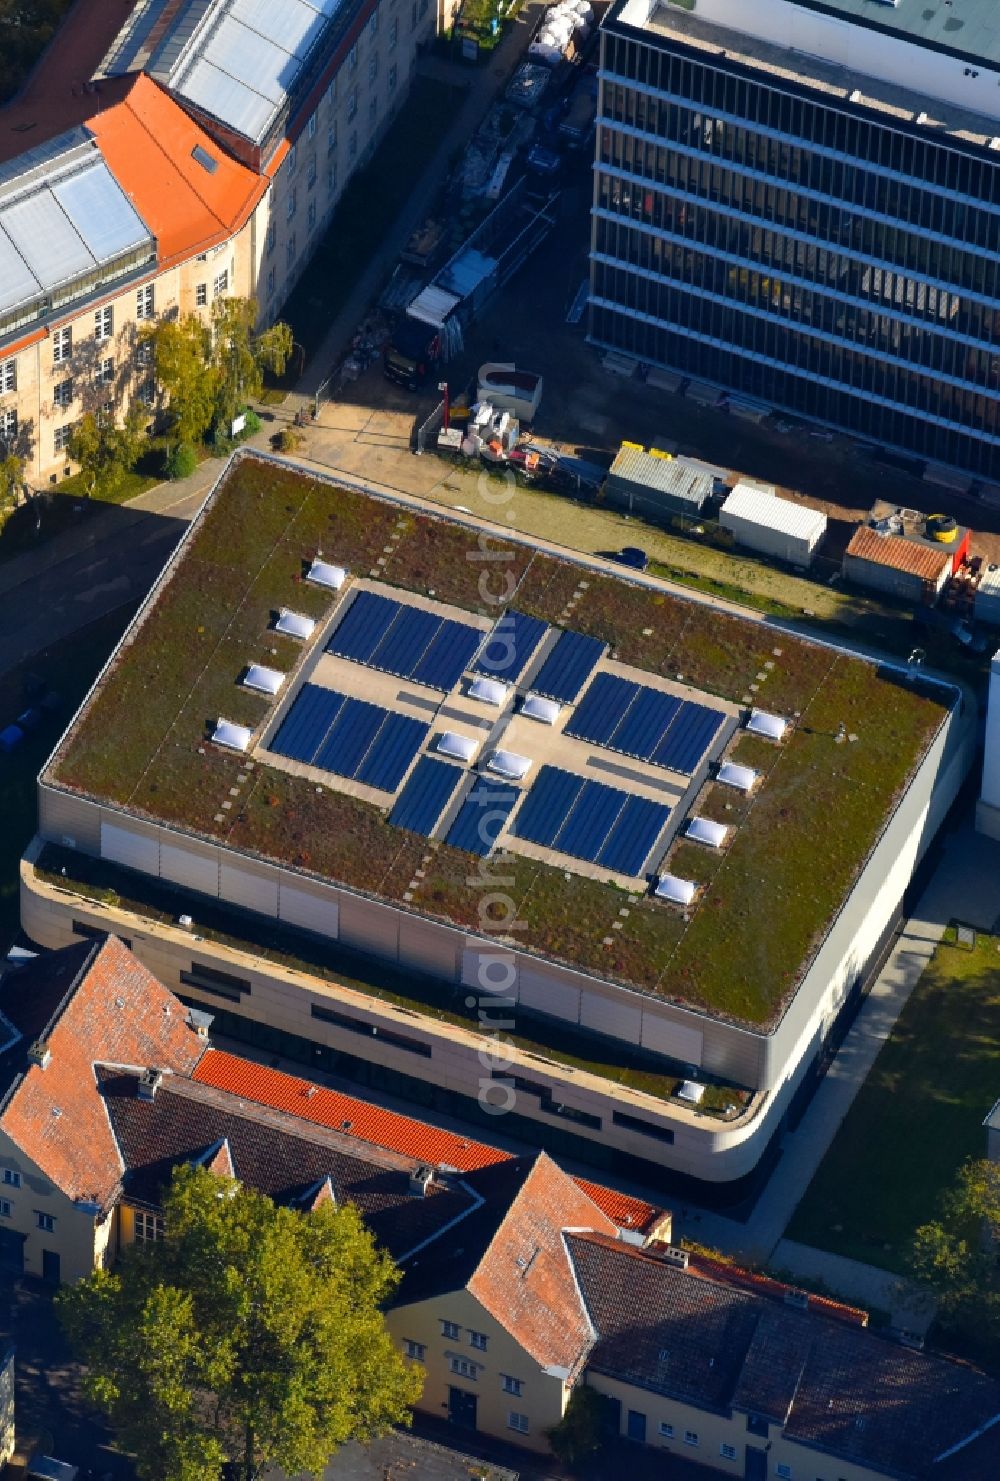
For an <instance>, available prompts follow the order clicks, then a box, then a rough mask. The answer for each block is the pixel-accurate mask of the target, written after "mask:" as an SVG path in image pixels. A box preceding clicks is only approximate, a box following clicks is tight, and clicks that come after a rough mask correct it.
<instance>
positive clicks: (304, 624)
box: [274, 607, 316, 638]
mask: <svg viewBox="0 0 1000 1481" xmlns="http://www.w3.org/2000/svg"><path fill="white" fill-rule="evenodd" d="M274 630H275V632H279V633H284V634H285V635H286V636H287V637H289V638H311V637H312V635H313V633H314V632H315V631H316V624H315V622H314V621H313V619H312V618H311V617H304V616H303V614H302V613H301V612H289V610H288V608H287V607H282V609H281V611H280V612H279V613H278V620H277V622H276V623H275V624H274Z"/></svg>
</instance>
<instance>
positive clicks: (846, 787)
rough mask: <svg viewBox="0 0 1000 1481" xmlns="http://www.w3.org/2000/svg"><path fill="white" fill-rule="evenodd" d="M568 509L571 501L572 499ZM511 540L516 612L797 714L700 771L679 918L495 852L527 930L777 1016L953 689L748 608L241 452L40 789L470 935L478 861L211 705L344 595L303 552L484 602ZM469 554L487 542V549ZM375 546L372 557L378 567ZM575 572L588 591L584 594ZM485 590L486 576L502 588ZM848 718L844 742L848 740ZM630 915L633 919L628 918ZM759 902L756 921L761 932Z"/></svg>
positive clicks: (248, 705) (261, 709)
mask: <svg viewBox="0 0 1000 1481" xmlns="http://www.w3.org/2000/svg"><path fill="white" fill-rule="evenodd" d="M567 515H568V519H569V520H570V522H571V519H572V507H571V506H569V505H568V506H567ZM470 541H471V542H472V544H473V546H475V545H476V544H477V543H479V544H480V545H482V546H484V548H485V553H486V554H489V553H491V552H492V553H494V554H499V553H501V552H502V555H503V570H504V571H507V570H509V571H510V572H511V573H512V580H511V582H510V588H511V600H512V601H513V603H514V604H516V606H517V608H518V609H519V610H521V611H524V612H527V613H530V614H533V615H536V616H538V617H540V618H542V619H544V620H546V621H547V622H549V623H552V624H554V625H556V626H564V627H565V626H571V627H572V628H573V629H574V630H576V631H579V632H584V633H588V634H591V635H593V636H595V637H598V638H601V639H603V640H604V641H606V642H607V643H608V644H609V645H610V646H611V648H612V649H613V651H614V653H615V656H616V657H617V658H618V659H619V660H620V661H621V662H623V663H626V664H630V665H633V666H635V667H637V668H641V669H646V670H649V671H650V672H652V673H656V674H662V675H669V676H671V677H673V678H676V677H679V676H683V680H684V682H685V684H687V685H690V686H691V687H693V688H695V689H701V690H703V691H705V692H706V693H708V694H714V695H718V696H721V697H723V698H725V699H727V700H730V701H735V702H737V703H744V702H746V701H747V700H748V698H749V697H750V696H752V697H753V701H754V702H755V703H760V704H761V705H763V706H764V707H766V708H767V709H768V710H773V711H775V712H777V713H779V714H782V715H786V716H797V717H798V718H797V719H796V723H795V725H794V727H793V728H792V729H791V731H790V733H789V734H788V736H787V738H786V739H785V740H784V741H783V742H782V744H781V745H780V746H774V745H772V744H771V743H770V742H767V741H764V740H761V739H759V738H757V737H755V736H751V735H748V734H746V733H745V732H738V733H737V736H736V737H735V739H734V740H733V741H732V742H731V743H730V746H729V750H728V753H727V754H728V755H730V756H731V757H732V759H735V760H737V761H740V762H746V763H748V764H750V765H752V766H754V767H756V768H757V769H758V770H760V771H761V772H763V773H764V780H763V783H762V785H761V786H760V787H758V788H757V789H756V791H755V792H754V794H753V795H752V797H751V798H750V799H749V800H747V799H744V798H743V797H742V796H741V795H740V794H738V793H735V792H734V791H733V790H732V789H731V788H725V787H720V786H718V785H716V784H714V783H713V782H711V781H708V782H706V783H705V784H704V786H703V787H702V788H701V791H700V793H699V795H698V797H697V798H696V799H695V801H694V805H693V807H692V809H691V811H692V812H696V813H699V814H702V815H704V816H708V817H715V818H718V819H720V820H724V821H725V822H727V823H729V824H732V825H734V826H733V831H732V833H731V835H730V837H731V843H730V845H729V846H728V847H727V848H726V849H725V850H723V851H722V852H721V854H715V853H714V852H713V851H712V850H709V849H702V848H699V847H698V846H697V845H694V844H690V843H685V842H684V841H680V842H677V843H675V844H674V845H673V846H672V849H671V851H670V852H668V855H667V858H666V861H665V863H664V865H663V866H662V867H664V868H667V869H670V870H672V871H673V872H676V873H680V874H682V875H685V876H686V877H689V878H694V879H696V880H698V881H699V882H701V883H703V884H704V885H705V888H704V890H703V891H702V892H701V894H700V896H699V898H698V902H697V904H696V905H695V906H694V907H693V909H692V910H691V911H690V912H689V917H688V918H687V919H685V918H684V917H683V916H682V915H681V914H680V913H678V912H677V911H675V910H673V909H672V908H670V907H668V906H665V905H664V904H662V903H659V902H656V901H654V900H653V899H652V898H650V897H649V896H648V895H644V896H636V895H632V896H629V897H628V898H626V896H625V895H624V893H623V891H622V888H621V887H620V886H619V885H616V884H612V883H605V882H603V881H600V880H595V879H592V878H588V877H585V876H584V875H582V874H575V873H572V872H567V871H565V870H563V869H561V868H556V867H553V866H551V865H548V864H544V863H540V862H538V861H536V860H534V859H529V858H526V857H523V856H520V855H507V856H506V857H505V860H504V867H503V873H504V881H505V882H504V890H505V892H506V893H508V894H509V895H511V896H512V897H513V898H514V900H515V902H516V904H517V907H518V915H519V917H520V920H521V922H523V929H522V930H519V931H518V932H517V944H518V945H519V946H520V947H522V948H524V949H530V950H533V951H536V952H538V953H539V954H542V955H544V956H547V957H550V958H553V959H556V960H559V961H563V962H565V963H567V964H569V965H570V966H572V967H575V968H578V969H582V970H584V971H587V972H591V973H594V974H596V975H598V976H601V977H604V978H606V979H608V980H611V981H618V982H622V983H625V984H627V985H629V986H632V987H635V988H638V989H640V990H641V991H644V992H648V993H653V994H658V995H662V996H664V997H666V998H669V999H671V1000H673V1001H677V1002H683V1003H687V1004H690V1005H691V1006H693V1007H695V1008H698V1009H703V1010H706V1011H708V1012H710V1013H712V1014H713V1015H717V1016H719V1017H723V1018H727V1019H730V1020H732V1021H735V1022H739V1023H744V1024H749V1025H753V1026H755V1027H766V1026H770V1025H771V1024H773V1023H774V1022H775V1021H776V1019H777V1018H778V1017H779V1016H780V1013H781V1011H782V1007H783V1005H784V1004H785V1003H787V1001H788V1000H789V999H790V997H791V996H792V994H793V993H794V991H795V988H796V987H797V985H798V983H799V982H800V981H801V978H802V976H803V974H804V972H805V970H806V968H807V966H808V963H809V961H810V960H811V958H812V956H813V955H814V953H815V951H816V949H817V948H818V945H819V944H820V942H821V941H822V939H823V937H824V935H825V933H826V931H827V929H828V928H829V926H830V924H831V922H832V920H833V918H834V916H835V915H836V914H837V912H838V911H839V910H840V908H841V906H842V905H843V903H844V900H845V899H846V897H847V895H848V893H849V892H850V889H851V887H852V885H853V883H854V881H855V879H856V877H857V875H858V873H859V871H860V868H861V867H862V865H863V863H864V861H865V859H866V857H867V855H868V853H869V852H870V850H871V848H872V847H873V846H874V844H875V842H876V841H877V839H878V837H879V835H880V833H881V831H882V828H883V827H884V825H885V823H886V822H887V820H888V818H889V816H890V815H891V812H892V810H893V808H894V807H895V804H896V802H897V801H898V799H899V798H900V796H901V795H902V793H903V791H904V790H905V787H906V785H907V783H908V781H909V779H910V778H911V776H912V775H913V772H914V770H915V768H916V767H917V765H918V764H919V762H920V760H921V758H922V757H923V755H924V754H925V752H926V749H927V746H928V744H929V742H930V740H931V739H932V737H933V736H934V734H935V733H936V732H937V730H938V728H939V727H940V725H941V723H942V721H943V720H944V718H945V716H946V713H947V694H946V691H944V690H942V689H939V688H936V687H935V686H930V685H927V686H922V687H921V688H919V689H917V688H915V687H914V686H913V685H912V684H909V683H905V684H904V683H901V682H900V675H899V672H898V670H888V669H882V668H880V667H879V666H877V665H876V664H874V663H872V662H869V661H868V660H865V659H861V658H857V657H853V656H851V655H848V654H845V653H841V652H839V651H836V650H834V649H831V648H827V647H822V646H819V645H817V644H814V643H810V642H808V641H806V640H803V639H800V638H797V637H793V636H790V635H789V634H788V633H786V632H784V631H781V630H780V629H777V628H774V627H771V626H769V625H767V624H765V623H763V622H758V621H753V620H751V619H750V618H749V617H748V618H743V617H739V616H735V615H732V614H731V613H727V612H723V611H720V610H719V609H717V608H715V607H713V606H711V605H708V604H706V603H702V602H698V601H695V600H694V599H687V598H685V597H682V596H679V595H675V594H674V593H672V592H668V591H665V590H658V589H657V588H655V587H653V586H650V585H649V584H646V583H641V582H636V581H631V580H629V579H627V578H626V577H624V576H622V577H618V576H613V575H604V574H601V573H600V572H599V571H596V570H594V569H593V568H592V567H587V568H584V567H583V566H581V565H580V564H577V563H574V562H573V561H572V560H570V559H560V558H558V557H556V556H554V555H550V554H547V553H544V552H542V551H540V550H538V549H537V548H536V547H534V546H532V545H531V544H530V543H528V542H526V541H515V540H504V541H502V542H498V541H492V542H491V541H485V542H481V541H480V542H477V535H476V534H475V533H470V528H469V526H468V525H467V524H466V525H463V524H460V523H458V522H456V521H454V520H449V519H447V518H444V517H441V516H438V515H432V514H423V513H419V512H417V511H416V510H414V509H412V508H411V507H409V506H405V505H402V504H399V503H393V502H390V501H388V500H385V499H381V498H378V497H376V496H374V495H370V494H366V493H362V492H359V491H356V490H349V489H345V488H341V487H337V486H335V485H333V484H331V483H323V482H320V481H318V480H316V479H314V478H312V477H311V476H308V475H306V474H305V473H303V472H301V471H299V470H296V469H294V468H293V467H291V466H289V465H288V464H278V463H272V462H267V461H264V460H258V459H255V458H250V457H244V458H240V459H238V460H237V461H236V462H235V463H234V465H233V466H232V469H231V471H230V472H229V473H228V475H227V476H226V477H225V479H224V480H223V482H222V484H221V485H220V487H219V488H218V489H217V491H216V493H215V494H214V496H213V498H212V500H211V501H210V503H209V506H208V508H207V509H206V511H205V513H204V514H203V515H202V517H201V518H200V519H199V520H198V522H197V523H196V525H195V526H194V527H193V529H192V531H191V533H190V535H189V537H188V539H187V541H186V542H185V543H184V545H183V546H182V547H181V550H180V552H179V555H178V557H177V558H176V559H175V562H174V563H173V565H172V567H171V568H170V569H169V570H168V573H167V576H166V578H165V579H164V580H163V581H162V582H161V584H160V586H159V587H158V588H157V589H156V590H155V592H154V594H153V597H152V599H151V601H150V602H149V604H148V605H147V607H146V608H145V609H144V611H143V612H142V614H141V615H140V618H139V619H138V620H137V622H136V624H135V625H134V626H133V628H132V629H131V630H130V633H129V634H128V635H127V637H126V640H125V643H124V644H123V646H122V647H121V649H120V650H119V651H118V653H117V654H116V655H115V657H114V658H113V659H112V661H111V663H110V664H109V665H108V667H107V669H106V670H105V672H104V674H103V675H102V677H101V679H100V680H99V682H98V684H97V686H96V688H95V690H94V692H93V694H92V695H91V697H90V699H89V700H88V702H87V704H86V705H85V707H84V709H83V710H82V711H81V714H80V715H79V716H78V718H77V720H76V721H75V722H74V724H73V725H72V726H71V727H70V729H69V731H68V733H67V735H66V737H65V738H64V740H63V742H62V743H61V745H60V746H59V748H58V749H57V751H56V753H55V755H54V756H53V758H52V760H51V761H50V763H49V765H48V767H47V769H46V771H45V773H43V781H44V782H48V783H52V784H55V785H57V786H61V787H64V788H68V789H71V790H74V791H77V792H79V793H81V794H83V795H85V796H89V797H93V798H96V799H99V800H104V801H107V802H110V803H114V804H117V805H120V806H122V807H124V808H126V809H128V810H129V811H132V812H134V813H136V814H138V815H140V816H147V817H150V818H153V819H157V820H161V821H163V822H166V823H169V824H172V825H176V826H178V827H181V828H183V829H187V830H189V831H191V832H193V833H195V834H198V835H200V836H203V837H206V838H211V839H214V840H217V841H219V842H221V843H224V844H228V845H229V846H231V847H232V848H234V849H240V850H244V851H246V852H248V853H252V854H256V855H259V856H262V857H264V858H268V859H273V860H275V861H277V862H280V863H283V864H286V865H290V866H292V867H294V868H296V869H299V870H303V871H306V872H309V873H312V874H314V875H316V876H317V877H320V878H325V879H331V880H335V881H338V882H340V883H342V884H344V885H347V886H349V887H351V888H354V889H357V890H360V891H363V892H367V893H369V894H371V895H373V896H375V897H378V898H381V899H385V900H388V901H391V902H393V903H395V904H398V905H401V906H402V907H403V908H405V909H408V910H411V911H415V912H420V913H423V914H426V915H428V916H432V917H436V918H439V919H442V920H446V921H449V922H452V923H455V924H457V925H458V926H460V927H463V928H467V929H473V930H474V929H476V928H477V927H481V921H480V918H479V907H480V897H481V895H482V891H481V890H477V889H476V888H475V887H474V886H473V885H470V882H469V875H470V868H469V855H468V854H465V853H463V852H461V851H460V850H457V849H454V848H450V847H448V846H447V845H445V844H442V843H430V842H429V841H428V840H427V839H426V838H419V837H416V836H414V835H413V834H411V833H408V832H405V831H403V830H401V829H399V828H395V827H392V826H391V825H390V824H389V823H388V821H387V817H386V813H385V812H384V811H383V810H381V809H379V808H378V807H376V806H374V805H372V804H371V803H368V802H365V801H362V800H360V799H359V798H356V797H351V796H348V795H346V794H345V793H343V792H339V791H336V790H333V789H332V788H325V789H324V791H323V795H322V798H318V797H317V795H316V787H315V784H314V782H312V781H310V780H309V779H307V778H306V777H303V776H299V775H293V774H291V773H290V772H288V771H286V770H281V769H278V768H277V767H276V766H272V765H269V764H267V763H266V762H265V761H262V760H261V759H259V758H258V759H257V761H256V764H255V766H254V768H253V771H252V773H251V774H250V777H249V780H247V781H246V782H245V783H239V786H238V792H237V800H236V801H233V802H232V804H231V807H229V808H226V809H225V810H224V817H223V820H222V821H217V819H218V818H219V817H220V816H221V815H222V814H221V803H222V801H223V800H226V801H230V800H231V792H230V789H231V788H232V787H234V786H237V783H238V777H239V775H240V774H242V775H243V776H244V777H246V776H247V773H246V772H245V770H244V760H245V758H243V757H240V756H238V755H234V754H232V753H227V752H224V751H223V750H221V749H219V748H216V747H213V746H211V745H209V744H208V743H207V739H206V737H207V735H208V733H209V731H208V727H209V725H210V723H211V724H214V718H215V717H216V716H218V715H220V714H221V715H225V716H226V718H227V719H229V720H233V721H235V722H237V723H239V724H244V725H247V726H249V727H251V728H254V727H257V726H259V725H261V724H262V723H263V722H264V720H265V719H266V718H267V716H268V715H269V714H270V713H271V705H272V703H273V702H272V701H270V700H268V699H267V698H266V697H264V696H260V695H256V694H254V693H252V692H250V691H248V690H245V689H243V688H241V687H239V685H238V684H237V682H236V681H237V676H238V675H239V674H240V673H241V672H242V671H243V670H244V668H245V665H246V664H247V662H248V661H251V660H259V661H262V662H266V663H268V664H269V665H271V666H274V667H278V668H284V669H289V670H290V669H291V668H292V667H293V665H294V664H295V662H296V661H297V659H298V658H299V656H300V654H301V648H300V647H299V645H298V644H296V643H295V642H294V641H293V640H291V639H288V638H283V637H282V636H281V635H279V634H276V633H275V632H274V631H273V628H272V627H271V623H272V619H273V615H274V613H275V612H276V610H277V609H278V608H280V607H284V606H288V607H291V608H293V609H295V610H298V611H302V612H305V613H308V614H310V615H312V616H314V617H317V618H319V617H322V616H324V615H325V614H327V613H328V612H329V611H330V609H331V606H332V603H333V602H334V601H335V600H336V598H335V597H334V595H333V594H332V593H330V592H328V591H324V590H321V589H319V588H317V587H314V586H311V585H310V584H308V583H307V582H306V581H304V579H303V573H304V571H305V570H306V569H307V568H308V564H309V562H310V561H311V559H312V558H313V556H314V555H315V554H316V553H317V551H318V550H320V549H321V550H323V551H324V553H325V554H326V555H327V557H328V558H329V559H336V560H337V562H338V563H341V564H346V565H347V566H348V567H349V568H350V569H351V570H352V571H354V572H356V573H358V574H365V575H366V574H368V573H369V572H372V571H377V573H378V576H379V578H380V580H382V581H384V582H386V583H389V584H391V585H395V586H397V587H400V588H405V589H408V590H410V591H416V592H421V593H428V592H430V591H433V593H434V594H435V596H436V598H437V599H438V600H440V601H443V602H448V603H452V604H454V605H455V606H458V607H462V608H465V609H467V610H471V611H479V610H480V609H481V597H480V590H479V583H480V577H481V573H482V571H483V569H484V562H483V560H482V559H477V560H470V559H469V551H470ZM483 553H484V551H483V550H480V554H483ZM379 562H382V564H379ZM581 582H583V583H584V584H583V586H581ZM497 585H498V583H493V589H494V590H495V589H496V588H497ZM842 731H845V732H846V733H848V734H850V735H851V736H856V737H857V739H856V740H852V741H850V742H844V741H843V740H842V739H838V735H840V733H841V732H842ZM623 909H625V910H627V914H623ZM762 915H764V916H766V919H765V920H764V922H763V926H762Z"/></svg>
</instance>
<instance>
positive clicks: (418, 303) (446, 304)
mask: <svg viewBox="0 0 1000 1481" xmlns="http://www.w3.org/2000/svg"><path fill="white" fill-rule="evenodd" d="M460 302H461V300H460V299H459V298H457V297H456V296H455V294H454V293H446V292H445V290H444V289H443V288H437V287H435V285H434V284H433V283H429V284H428V285H427V287H426V288H425V289H424V290H423V292H422V293H418V294H417V296H416V298H415V299H414V300H413V302H412V303H411V304H410V306H409V308H408V309H407V310H406V312H407V315H408V317H409V318H411V319H419V320H420V322H421V323H422V324H430V325H431V326H432V327H433V328H434V329H440V328H441V325H442V324H443V323H444V321H445V319H447V317H448V315H449V314H450V313H451V311H452V309H453V308H455V307H456V305H457V304H459V303H460Z"/></svg>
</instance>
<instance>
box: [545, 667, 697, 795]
mask: <svg viewBox="0 0 1000 1481" xmlns="http://www.w3.org/2000/svg"><path fill="white" fill-rule="evenodd" d="M725 718H726V717H725V715H724V714H723V713H722V711H721V710H714V709H712V708H711V707H710V706H709V705H703V704H695V703H693V702H692V701H691V700H687V699H678V698H676V696H675V695H673V694H664V693H662V692H661V691H660V690H658V689H649V688H647V687H646V686H645V685H644V684H633V683H632V682H631V681H630V680H628V679H619V678H616V676H615V675H614V674H598V675H597V677H596V678H595V680H594V682H593V683H592V684H591V686H590V688H589V689H588V690H587V692H586V694H585V695H584V697H583V699H582V700H581V702H580V704H579V705H578V706H577V709H576V712H575V714H574V715H573V716H572V717H571V718H570V720H569V721H568V722H567V724H566V734H567V735H572V736H576V738H577V739H578V740H585V741H590V742H591V743H592V744H593V745H595V746H606V747H607V748H608V749H609V750H611V751H620V752H621V753H622V754H623V755H625V756H636V757H638V758H639V760H640V761H649V762H651V763H652V765H653V766H664V767H667V768H668V769H669V770H671V771H681V772H685V773H691V772H692V771H694V769H695V767H696V766H697V765H698V762H699V761H700V760H701V758H702V756H704V754H705V752H706V751H707V750H708V747H709V746H710V745H711V744H712V741H713V740H714V739H715V737H716V735H717V734H718V732H719V730H720V728H721V726H722V724H723V722H724V720H725Z"/></svg>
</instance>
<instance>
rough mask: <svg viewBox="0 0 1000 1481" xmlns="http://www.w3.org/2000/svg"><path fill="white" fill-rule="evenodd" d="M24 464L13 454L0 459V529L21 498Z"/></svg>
mask: <svg viewBox="0 0 1000 1481" xmlns="http://www.w3.org/2000/svg"><path fill="white" fill-rule="evenodd" d="M23 482H24V462H23V460H22V459H21V458H19V457H18V456H17V455H16V454H15V453H8V455H7V456H6V457H5V458H0V529H2V528H3V526H4V525H5V524H6V523H7V521H8V519H10V517H11V515H12V514H13V513H14V510H15V509H16V508H17V501H18V499H19V498H20V496H21V485H22V484H23Z"/></svg>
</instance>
